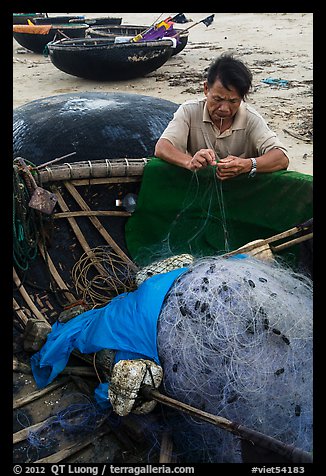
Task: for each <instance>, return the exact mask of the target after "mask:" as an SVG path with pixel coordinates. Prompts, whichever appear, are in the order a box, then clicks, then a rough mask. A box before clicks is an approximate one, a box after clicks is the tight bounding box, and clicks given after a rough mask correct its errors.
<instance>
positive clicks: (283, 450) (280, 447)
mask: <svg viewBox="0 0 326 476" xmlns="http://www.w3.org/2000/svg"><path fill="white" fill-rule="evenodd" d="M142 395H143V396H144V397H145V398H148V399H149V400H156V401H157V402H161V403H163V404H164V405H167V406H169V407H171V408H174V409H176V410H180V411H182V412H185V413H187V414H188V415H191V416H193V417H197V418H199V419H200V420H203V421H206V422H207V423H211V424H213V425H215V426H218V427H219V428H222V429H224V430H227V431H229V432H231V433H233V434H235V435H236V436H239V437H241V438H245V439H247V440H249V441H251V442H252V443H253V444H255V445H257V446H259V447H261V448H264V449H267V450H269V451H274V452H275V453H277V454H279V455H281V456H283V457H285V458H287V459H289V460H291V461H292V462H294V463H312V455H311V454H310V453H308V452H306V451H303V450H300V449H299V448H295V447H293V446H292V445H286V444H285V443H283V442H282V441H279V440H277V439H275V438H272V437H270V436H268V435H265V434H263V433H260V432H258V431H255V430H252V429H250V428H247V427H245V426H242V425H239V424H237V423H234V422H232V421H230V420H228V419H226V418H224V417H220V416H217V415H213V414H211V413H208V412H204V411H202V410H199V409H198V408H195V407H192V406H191V405H188V404H186V403H183V402H180V401H179V400H175V399H173V398H170V397H168V396H167V395H163V394H161V393H160V392H159V391H158V390H156V389H154V388H152V387H150V386H149V385H145V386H143V387H142Z"/></svg>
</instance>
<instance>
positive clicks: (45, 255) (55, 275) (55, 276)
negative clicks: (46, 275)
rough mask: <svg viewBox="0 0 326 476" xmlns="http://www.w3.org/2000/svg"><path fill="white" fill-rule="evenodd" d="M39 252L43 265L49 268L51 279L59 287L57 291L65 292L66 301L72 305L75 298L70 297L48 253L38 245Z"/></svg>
mask: <svg viewBox="0 0 326 476" xmlns="http://www.w3.org/2000/svg"><path fill="white" fill-rule="evenodd" d="M39 250H40V253H41V255H42V257H43V259H44V261H45V263H46V264H47V265H48V267H49V270H50V273H51V275H52V277H53V279H54V280H55V282H56V283H57V285H58V286H59V289H61V290H62V291H64V292H65V296H66V299H67V300H68V301H69V302H70V303H74V302H75V301H76V300H75V298H74V297H73V296H72V295H71V292H70V291H69V289H68V288H67V286H66V283H65V282H64V281H63V279H62V278H61V276H60V274H59V272H58V270H57V268H56V267H55V265H54V263H53V261H52V259H51V257H50V255H49V253H48V252H47V250H46V249H45V248H44V247H43V246H41V245H40V244H39Z"/></svg>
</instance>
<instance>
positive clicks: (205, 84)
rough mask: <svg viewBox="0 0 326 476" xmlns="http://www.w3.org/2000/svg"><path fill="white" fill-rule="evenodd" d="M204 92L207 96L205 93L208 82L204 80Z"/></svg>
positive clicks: (206, 92)
mask: <svg viewBox="0 0 326 476" xmlns="http://www.w3.org/2000/svg"><path fill="white" fill-rule="evenodd" d="M204 94H205V96H207V94H208V84H207V81H204Z"/></svg>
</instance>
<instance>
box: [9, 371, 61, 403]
mask: <svg viewBox="0 0 326 476" xmlns="http://www.w3.org/2000/svg"><path fill="white" fill-rule="evenodd" d="M69 380H70V378H69V377H65V378H63V379H61V380H60V381H57V382H54V383H52V384H51V385H48V386H47V387H45V388H42V389H41V390H36V391H35V392H32V393H30V394H29V395H27V396H26V397H21V398H17V399H16V400H14V402H13V409H14V410H15V409H16V408H20V407H23V406H24V405H27V403H31V402H34V400H37V399H38V398H40V397H42V396H43V395H46V394H47V393H49V392H52V391H53V390H55V389H56V388H58V387H60V386H62V385H65V384H66V383H68V381H69Z"/></svg>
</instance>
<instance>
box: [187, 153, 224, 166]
mask: <svg viewBox="0 0 326 476" xmlns="http://www.w3.org/2000/svg"><path fill="white" fill-rule="evenodd" d="M216 164H217V162H216V156H215V152H214V151H213V150H212V149H200V150H199V151H198V152H196V153H195V155H194V156H193V157H192V158H191V159H190V161H189V166H188V168H189V170H192V171H196V170H199V169H201V168H202V167H207V166H208V165H216Z"/></svg>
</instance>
